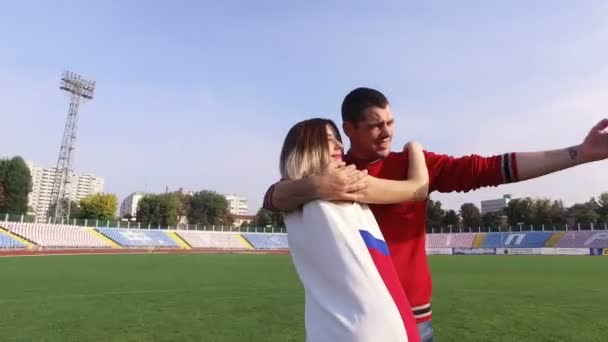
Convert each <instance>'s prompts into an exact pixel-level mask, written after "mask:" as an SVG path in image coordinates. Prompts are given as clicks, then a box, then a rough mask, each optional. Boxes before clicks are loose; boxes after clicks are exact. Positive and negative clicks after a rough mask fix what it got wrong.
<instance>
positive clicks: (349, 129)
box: [342, 121, 355, 139]
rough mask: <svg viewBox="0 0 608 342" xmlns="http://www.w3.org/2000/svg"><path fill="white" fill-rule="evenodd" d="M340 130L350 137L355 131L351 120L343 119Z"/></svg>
mask: <svg viewBox="0 0 608 342" xmlns="http://www.w3.org/2000/svg"><path fill="white" fill-rule="evenodd" d="M342 130H343V131H344V134H346V136H347V137H348V138H349V139H350V137H352V136H353V134H354V132H355V125H354V124H353V123H352V122H348V121H345V122H343V123H342Z"/></svg>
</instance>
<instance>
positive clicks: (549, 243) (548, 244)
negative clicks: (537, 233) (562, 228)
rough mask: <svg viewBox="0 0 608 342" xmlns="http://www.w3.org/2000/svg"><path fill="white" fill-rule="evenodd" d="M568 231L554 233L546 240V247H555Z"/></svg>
mask: <svg viewBox="0 0 608 342" xmlns="http://www.w3.org/2000/svg"><path fill="white" fill-rule="evenodd" d="M565 234H566V232H557V233H553V234H552V235H551V236H550V237H549V238H548V239H547V241H545V247H553V246H555V244H556V243H557V242H558V241H559V240H561V239H562V237H563V236H564V235H565Z"/></svg>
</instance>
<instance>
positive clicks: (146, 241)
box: [96, 228, 179, 248]
mask: <svg viewBox="0 0 608 342" xmlns="http://www.w3.org/2000/svg"><path fill="white" fill-rule="evenodd" d="M96 230H97V231H98V232H100V233H102V234H103V235H105V236H107V237H108V238H110V239H112V240H113V241H115V242H116V243H118V244H119V245H121V246H123V247H171V248H179V245H178V244H177V242H175V241H174V240H173V239H171V238H170V237H169V236H168V235H167V234H166V233H165V231H162V230H148V229H122V228H96Z"/></svg>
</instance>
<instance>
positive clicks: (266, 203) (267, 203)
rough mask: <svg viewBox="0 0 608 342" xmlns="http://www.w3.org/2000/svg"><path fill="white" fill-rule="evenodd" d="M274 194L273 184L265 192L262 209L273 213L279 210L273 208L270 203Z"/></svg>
mask: <svg viewBox="0 0 608 342" xmlns="http://www.w3.org/2000/svg"><path fill="white" fill-rule="evenodd" d="M273 193H274V184H272V185H271V186H270V187H269V188H268V190H266V193H265V194H264V202H263V204H262V207H264V209H267V210H270V211H273V212H278V211H279V210H278V209H277V208H276V207H275V206H274V204H273V203H272V194H273Z"/></svg>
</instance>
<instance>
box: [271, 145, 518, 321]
mask: <svg viewBox="0 0 608 342" xmlns="http://www.w3.org/2000/svg"><path fill="white" fill-rule="evenodd" d="M425 158H426V164H427V167H428V170H429V180H430V184H429V193H430V192H433V191H439V192H453V191H458V192H467V191H470V190H474V189H478V188H481V187H486V186H497V185H499V184H503V183H511V182H514V181H517V179H518V176H517V165H516V160H515V154H504V155H500V156H493V157H481V156H477V155H471V156H466V157H461V158H454V157H451V156H447V155H439V154H435V153H431V152H425ZM346 162H347V163H353V161H352V160H351V159H350V158H349V156H348V155H347V156H346ZM355 164H356V163H355ZM357 168H359V169H364V168H365V169H367V170H368V173H369V174H370V175H372V176H374V177H378V178H384V179H393V180H404V179H406V178H407V170H408V157H407V153H404V152H397V153H395V152H393V153H391V154H390V155H389V156H388V157H386V158H384V159H381V160H378V161H376V162H373V163H370V164H367V165H362V164H357ZM273 191H274V187H273V186H271V187H270V188H269V189H268V191H267V192H266V195H265V196H264V207H266V208H267V209H270V210H276V209H275V208H274V206H273V205H272V203H271V201H270V199H271V198H272V192H273ZM370 208H371V210H372V212H373V213H374V216H375V217H376V220H377V221H378V225H379V226H380V229H381V230H382V234H383V235H384V239H385V240H386V243H387V244H388V247H389V249H390V252H391V256H392V259H393V263H394V265H395V268H396V269H397V273H398V274H399V279H400V280H401V285H402V286H403V289H404V290H405V293H406V295H407V298H408V299H409V302H410V304H411V305H412V310H413V311H414V316H415V317H416V320H417V321H418V323H420V322H424V321H428V320H430V319H431V318H432V312H431V304H430V302H431V294H432V288H433V285H432V280H431V273H430V270H429V266H428V262H427V258H426V251H425V240H426V219H427V215H426V210H427V201H419V202H404V203H399V204H391V205H370Z"/></svg>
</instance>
